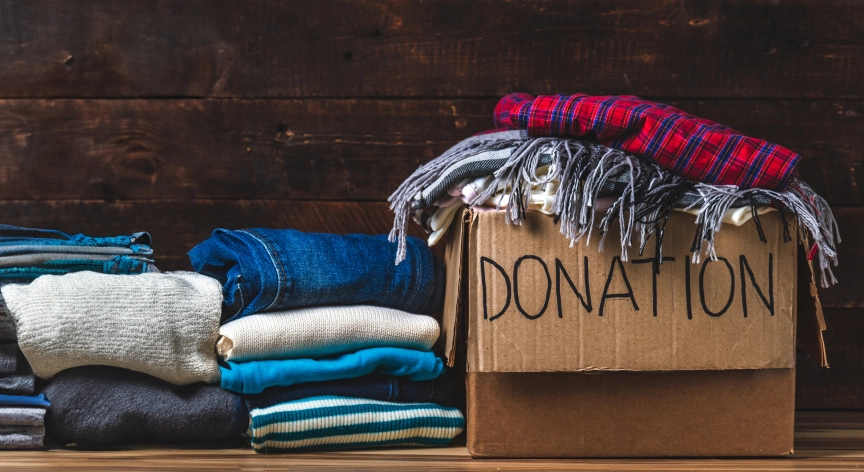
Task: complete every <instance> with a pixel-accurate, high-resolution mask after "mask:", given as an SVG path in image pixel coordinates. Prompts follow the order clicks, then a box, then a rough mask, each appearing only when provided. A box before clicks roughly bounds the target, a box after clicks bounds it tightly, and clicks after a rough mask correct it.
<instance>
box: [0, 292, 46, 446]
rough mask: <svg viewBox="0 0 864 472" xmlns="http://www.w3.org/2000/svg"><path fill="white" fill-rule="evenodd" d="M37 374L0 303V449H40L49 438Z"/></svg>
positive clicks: (44, 404) (43, 398)
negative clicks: (36, 387) (37, 389)
mask: <svg viewBox="0 0 864 472" xmlns="http://www.w3.org/2000/svg"><path fill="white" fill-rule="evenodd" d="M35 384H36V376H35V375H33V370H31V369H30V364H29V363H28V362H27V359H26V358H24V355H23V354H22V353H21V350H20V349H18V343H17V337H16V334H15V323H14V322H13V321H12V318H10V317H9V313H8V312H7V311H6V308H5V306H3V304H2V303H0V449H38V448H41V447H42V445H43V441H44V438H45V407H47V406H48V402H47V401H46V400H45V397H44V396H43V395H36V396H34V393H35Z"/></svg>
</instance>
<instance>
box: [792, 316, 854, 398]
mask: <svg viewBox="0 0 864 472" xmlns="http://www.w3.org/2000/svg"><path fill="white" fill-rule="evenodd" d="M825 323H826V325H827V326H828V329H827V330H826V331H825V332H824V336H825V348H826V351H827V353H828V365H829V366H830V368H828V369H823V368H820V367H819V366H818V364H817V363H816V362H814V361H813V360H811V359H809V358H808V357H807V356H806V355H804V354H803V353H800V352H799V354H798V364H797V372H796V375H797V376H796V379H795V381H796V385H795V408H796V409H799V410H832V409H833V410H862V409H864V345H862V342H861V341H862V339H864V309H862V308H856V309H844V308H826V309H825Z"/></svg>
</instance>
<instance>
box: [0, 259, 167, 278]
mask: <svg viewBox="0 0 864 472" xmlns="http://www.w3.org/2000/svg"><path fill="white" fill-rule="evenodd" d="M0 259H2V258H0ZM148 262H152V261H148V260H143V259H138V258H133V257H129V256H114V257H112V258H111V259H108V260H100V259H96V260H93V259H89V258H88V257H87V255H85V254H82V255H80V256H79V257H78V258H76V259H61V260H49V261H45V262H42V263H40V264H38V265H33V266H26V267H3V268H0V280H9V279H16V280H30V279H35V278H36V277H39V276H40V275H63V274H68V273H70V272H81V271H84V270H89V271H93V272H101V273H103V274H142V273H144V272H148V271H151V270H152V268H153V266H152V264H151V263H148Z"/></svg>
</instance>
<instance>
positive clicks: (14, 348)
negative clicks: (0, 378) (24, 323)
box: [0, 343, 19, 375]
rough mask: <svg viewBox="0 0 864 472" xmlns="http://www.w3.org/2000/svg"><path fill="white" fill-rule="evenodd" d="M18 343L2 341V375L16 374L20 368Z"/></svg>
mask: <svg viewBox="0 0 864 472" xmlns="http://www.w3.org/2000/svg"><path fill="white" fill-rule="evenodd" d="M18 356H19V354H18V344H16V343H0V375H9V374H14V373H15V372H16V371H17V370H18Z"/></svg>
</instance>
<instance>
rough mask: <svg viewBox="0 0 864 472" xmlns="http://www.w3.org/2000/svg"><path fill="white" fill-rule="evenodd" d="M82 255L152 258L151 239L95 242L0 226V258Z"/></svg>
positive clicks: (141, 235)
mask: <svg viewBox="0 0 864 472" xmlns="http://www.w3.org/2000/svg"><path fill="white" fill-rule="evenodd" d="M43 252H59V253H82V254H116V255H130V254H137V255H151V254H153V250H152V249H151V248H150V235H149V234H147V233H135V234H132V235H131V236H114V237H107V238H94V237H91V236H85V235H83V234H76V235H68V234H66V233H64V232H62V231H56V230H53V229H35V228H21V227H18V226H9V225H0V255H2V256H7V255H11V254H27V253H43Z"/></svg>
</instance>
